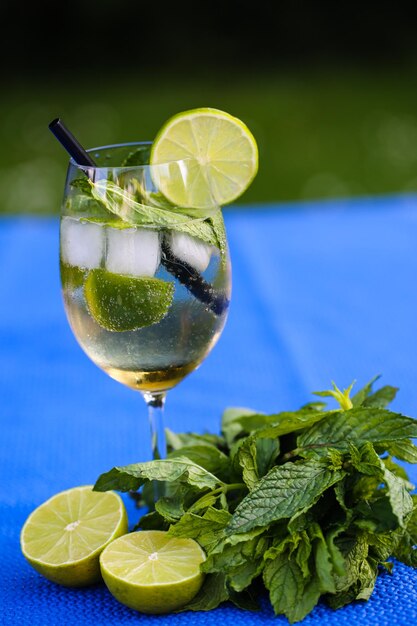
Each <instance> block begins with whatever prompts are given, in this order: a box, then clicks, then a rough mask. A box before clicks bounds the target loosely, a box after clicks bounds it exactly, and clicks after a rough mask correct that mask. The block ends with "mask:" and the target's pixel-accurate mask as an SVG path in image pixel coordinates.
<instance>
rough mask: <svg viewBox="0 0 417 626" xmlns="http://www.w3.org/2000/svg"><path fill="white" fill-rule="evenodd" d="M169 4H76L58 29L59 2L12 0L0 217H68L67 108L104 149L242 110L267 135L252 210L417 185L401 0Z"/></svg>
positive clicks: (416, 66)
mask: <svg viewBox="0 0 417 626" xmlns="http://www.w3.org/2000/svg"><path fill="white" fill-rule="evenodd" d="M166 6H167V8H165V5H164V4H163V3H162V4H160V3H159V4H158V6H157V7H156V6H153V8H152V5H150V6H148V5H146V6H144V5H141V6H140V7H139V6H138V5H137V4H135V3H133V2H130V1H127V2H121V3H116V2H115V1H112V0H104V1H103V2H101V3H100V4H99V3H89V4H88V5H85V4H83V3H82V2H78V0H77V1H74V2H73V3H72V4H71V10H68V11H67V13H65V7H64V5H62V11H63V14H62V16H61V17H60V18H59V19H58V18H57V16H55V17H54V19H53V20H52V23H51V12H53V11H54V10H55V9H54V5H53V4H48V3H42V2H41V4H40V5H36V7H28V8H27V9H25V10H24V11H23V13H22V12H21V13H22V14H21V15H18V13H19V11H20V9H18V7H17V5H16V4H13V3H12V2H9V1H6V18H7V16H9V19H8V20H6V22H7V24H8V28H6V29H5V33H4V37H3V39H2V41H1V43H0V54H1V58H2V59H3V60H4V63H3V68H2V75H3V87H4V89H3V96H2V99H1V101H0V119H1V125H0V133H1V134H0V138H1V148H0V198H1V200H0V212H1V213H5V214H11V213H39V214H48V213H53V212H58V211H59V206H60V202H61V196H62V191H63V185H64V180H65V170H66V165H67V162H68V157H67V155H66V153H65V152H64V150H63V149H62V148H61V147H60V146H59V145H58V143H57V141H56V140H55V139H54V138H53V136H52V134H51V133H50V132H49V131H48V128H47V126H48V123H49V121H50V120H51V119H53V118H54V117H57V116H60V117H62V118H63V120H64V121H65V123H66V124H67V125H68V126H69V128H70V129H71V130H72V131H73V132H74V134H75V135H76V136H77V137H78V138H79V140H80V141H81V142H82V143H83V145H84V146H85V147H93V146H99V145H105V144H108V143H119V142H124V141H137V140H151V139H152V138H153V137H154V136H155V134H156V132H157V131H158V129H159V128H160V126H161V125H162V124H163V123H164V122H165V121H166V120H167V119H168V118H169V117H170V116H171V115H173V114H174V113H176V112H178V111H181V110H185V109H189V108H194V107H199V106H212V107H217V108H220V109H224V110H226V111H228V112H230V113H232V114H234V115H236V116H238V117H240V118H241V119H242V120H244V121H245V122H246V123H247V124H248V126H249V127H250V128H251V130H252V132H253V133H254V135H255V137H256V139H257V141H258V144H259V148H260V169H259V174H258V176H257V178H256V180H255V182H254V183H253V185H252V186H251V188H250V189H249V190H248V191H247V193H246V194H245V195H244V196H243V197H242V198H241V199H240V200H239V201H238V204H241V203H243V204H250V203H252V204H253V203H258V202H282V201H288V200H300V199H301V200H302V199H312V198H325V197H346V196H351V195H368V194H383V193H394V192H406V193H407V192H414V191H415V190H416V189H417V81H416V70H417V41H416V40H417V38H416V37H415V36H414V26H413V24H415V19H414V14H413V12H411V13H410V11H409V10H406V9H405V5H404V6H402V5H401V2H400V3H399V4H398V5H396V9H395V10H394V9H393V8H392V5H391V4H390V3H384V2H381V3H380V4H379V5H378V11H376V9H375V7H371V6H368V7H367V6H365V7H364V6H363V5H362V6H361V5H359V4H358V5H357V8H355V4H352V5H350V6H349V8H348V9H346V7H345V8H342V12H343V11H344V12H345V14H344V15H341V16H340V15H338V14H332V13H331V11H330V10H329V8H328V6H329V5H328V4H327V3H324V2H318V3H314V6H312V5H311V3H310V4H309V3H308V2H307V1H305V2H297V3H293V4H286V5H282V7H281V8H279V9H278V21H277V18H275V17H274V15H273V12H272V13H271V11H272V10H273V9H272V8H271V4H270V3H266V2H262V0H260V2H258V3H257V5H256V7H254V6H253V3H245V2H240V3H237V2H233V1H232V2H230V3H228V4H227V3H226V6H223V7H217V8H216V9H215V8H214V7H211V8H210V7H205V8H204V7H203V5H199V6H200V8H199V11H203V13H201V15H198V16H196V15H195V11H193V8H195V5H194V4H193V3H191V2H187V1H185V2H184V3H182V4H181V6H180V5H173V4H172V2H171V3H170V4H169V5H168V4H167V5H166ZM203 9H204V10H203ZM337 10H338V11H339V9H337ZM57 19H58V21H59V24H58V26H57V24H56V23H55V22H57ZM48 20H49V21H48ZM6 22H5V23H6ZM11 49H12V51H13V53H12V54H10V50H11Z"/></svg>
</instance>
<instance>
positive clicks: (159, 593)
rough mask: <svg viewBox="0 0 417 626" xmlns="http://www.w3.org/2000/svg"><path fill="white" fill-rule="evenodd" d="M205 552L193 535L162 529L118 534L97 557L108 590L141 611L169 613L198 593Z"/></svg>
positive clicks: (132, 607) (123, 602) (120, 600)
mask: <svg viewBox="0 0 417 626" xmlns="http://www.w3.org/2000/svg"><path fill="white" fill-rule="evenodd" d="M204 560H205V554H204V552H203V550H202V549H201V548H200V546H199V545H198V543H197V542H196V541H194V540H193V539H183V538H178V537H171V536H170V535H169V534H168V533H166V532H164V531H161V530H149V531H139V532H134V533H130V534H128V535H125V536H124V537H120V538H119V539H117V540H116V541H113V543H112V544H110V545H109V546H107V548H106V549H105V550H104V551H103V553H102V554H101V557H100V565H101V573H102V576H103V579H104V582H105V583H106V585H107V587H108V589H109V591H110V593H111V594H112V595H113V596H114V597H115V598H116V600H119V602H121V603H122V604H125V605H126V606H128V607H130V608H131V609H135V610H136V611H140V612H141V613H152V614H157V613H169V612H171V611H175V610H176V609H179V608H181V607H183V606H185V605H186V604H187V603H188V602H189V601H190V600H192V598H193V597H194V596H195V595H196V594H197V593H198V591H199V590H200V588H201V585H202V583H203V577H204V575H203V574H202V573H201V572H200V565H201V563H203V561H204Z"/></svg>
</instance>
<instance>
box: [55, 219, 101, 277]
mask: <svg viewBox="0 0 417 626" xmlns="http://www.w3.org/2000/svg"><path fill="white" fill-rule="evenodd" d="M103 253H104V228H103V227H102V226H100V225H99V224H93V223H92V222H80V221H79V220H77V219H75V218H73V217H64V218H63V219H62V221H61V254H62V260H63V261H64V263H67V264H68V265H73V266H75V267H81V268H83V269H88V270H92V269H94V268H96V267H100V264H101V260H102V258H103Z"/></svg>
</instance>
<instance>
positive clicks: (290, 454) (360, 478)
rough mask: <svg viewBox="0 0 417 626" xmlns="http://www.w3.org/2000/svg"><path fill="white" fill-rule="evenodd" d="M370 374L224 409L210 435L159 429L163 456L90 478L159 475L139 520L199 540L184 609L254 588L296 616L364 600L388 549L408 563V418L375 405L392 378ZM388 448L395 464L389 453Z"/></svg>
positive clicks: (241, 600) (250, 593)
mask: <svg viewBox="0 0 417 626" xmlns="http://www.w3.org/2000/svg"><path fill="white" fill-rule="evenodd" d="M375 380H376V379H374V380H372V381H370V383H368V384H367V385H365V387H363V389H361V390H359V391H358V392H357V393H356V394H355V395H354V396H353V397H350V391H351V387H349V388H348V389H347V390H345V391H340V390H339V389H338V388H337V387H336V385H333V389H332V390H331V391H326V392H319V394H318V395H320V397H329V396H330V397H333V398H334V399H336V400H337V401H338V402H339V404H340V408H338V409H328V407H327V406H326V405H324V403H322V402H320V403H319V402H315V403H310V404H308V405H305V406H304V407H302V408H301V409H299V410H298V411H293V412H282V413H274V414H272V415H265V414H262V413H258V412H256V411H252V410H250V409H241V408H239V409H227V410H226V411H225V413H224V415H223V419H222V426H221V434H220V435H199V434H192V433H182V434H174V433H168V441H169V444H170V453H169V455H168V458H167V459H165V460H160V461H150V462H148V463H138V464H134V465H130V466H126V467H120V468H113V470H111V471H110V472H107V473H106V474H103V475H102V476H100V477H99V479H98V481H97V483H96V485H95V489H96V490H99V491H106V490H107V489H116V490H119V491H129V490H132V489H134V490H136V489H138V488H139V487H140V486H141V485H144V488H143V492H142V498H145V497H146V492H147V488H148V485H150V481H151V480H163V481H169V487H168V493H167V495H166V496H165V497H164V498H161V499H160V500H159V501H158V502H157V503H156V505H155V510H154V511H151V512H150V513H148V514H146V515H145V516H142V518H141V519H140V520H139V523H138V528H160V529H164V530H167V529H169V532H170V533H171V534H173V535H176V536H178V537H191V538H193V539H195V540H196V541H198V542H199V543H200V545H201V546H202V547H203V549H204V550H205V551H206V554H207V560H206V561H205V563H204V564H203V566H202V569H203V570H204V571H205V572H206V574H207V576H206V580H205V584H204V586H203V588H202V590H201V591H200V593H199V594H198V595H197V596H196V598H194V600H193V601H192V602H191V603H190V604H189V605H188V606H187V607H185V609H188V610H209V609H213V608H215V607H216V606H218V605H219V604H220V603H222V602H224V601H226V600H229V601H231V602H233V603H234V604H235V605H236V606H239V607H240V608H247V609H252V610H253V609H255V608H256V602H254V599H253V598H254V597H256V596H258V595H259V591H260V590H262V589H264V590H265V591H267V592H268V594H269V598H270V602H271V604H272V606H273V608H274V611H275V613H276V614H283V615H286V617H287V618H288V620H289V621H290V622H291V623H293V622H297V621H300V620H302V619H303V618H304V617H305V616H306V615H308V613H310V612H311V611H312V609H313V608H314V606H315V605H316V604H317V603H318V602H319V600H320V599H321V598H322V599H324V600H325V601H326V602H327V603H328V604H329V606H331V607H333V608H339V607H341V606H344V605H345V604H348V603H350V602H352V601H355V600H367V599H368V598H369V597H370V596H371V594H372V591H373V589H374V585H375V581H376V579H377V576H378V575H379V574H380V573H381V572H382V571H384V570H385V571H388V572H391V571H392V568H393V560H392V559H398V560H399V561H402V562H403V563H406V564H407V565H411V566H413V567H417V549H416V544H417V496H415V495H411V491H412V490H413V489H414V486H413V485H412V484H411V483H410V482H409V480H408V477H407V473H406V471H405V468H404V463H403V462H404V461H405V462H409V463H417V447H416V446H415V445H414V443H413V442H412V439H413V438H415V437H417V420H415V419H413V418H411V417H407V416H404V415H401V414H399V413H395V412H392V411H390V410H388V409H387V408H386V407H387V405H388V403H389V402H390V401H392V400H393V399H394V397H395V394H396V392H397V388H395V387H391V386H385V387H381V388H380V389H378V390H377V391H373V384H374V382H375ZM394 457H395V458H396V459H398V460H399V461H400V462H402V464H399V463H397V462H396V461H395V460H394Z"/></svg>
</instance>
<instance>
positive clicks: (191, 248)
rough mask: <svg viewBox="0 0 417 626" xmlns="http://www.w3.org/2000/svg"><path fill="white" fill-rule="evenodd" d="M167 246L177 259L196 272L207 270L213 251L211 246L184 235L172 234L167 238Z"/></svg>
mask: <svg viewBox="0 0 417 626" xmlns="http://www.w3.org/2000/svg"><path fill="white" fill-rule="evenodd" d="M169 245H170V248H171V251H172V253H173V254H174V255H175V256H176V257H177V258H178V259H180V260H181V261H184V263H187V264H188V265H191V267H193V268H194V269H196V270H197V271H198V272H204V270H206V269H207V267H208V265H209V263H210V259H211V255H212V253H213V250H214V248H213V246H210V245H209V244H207V243H204V241H200V239H197V238H196V237H191V235H187V234H186V233H175V232H172V233H171V234H170V237H169Z"/></svg>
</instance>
